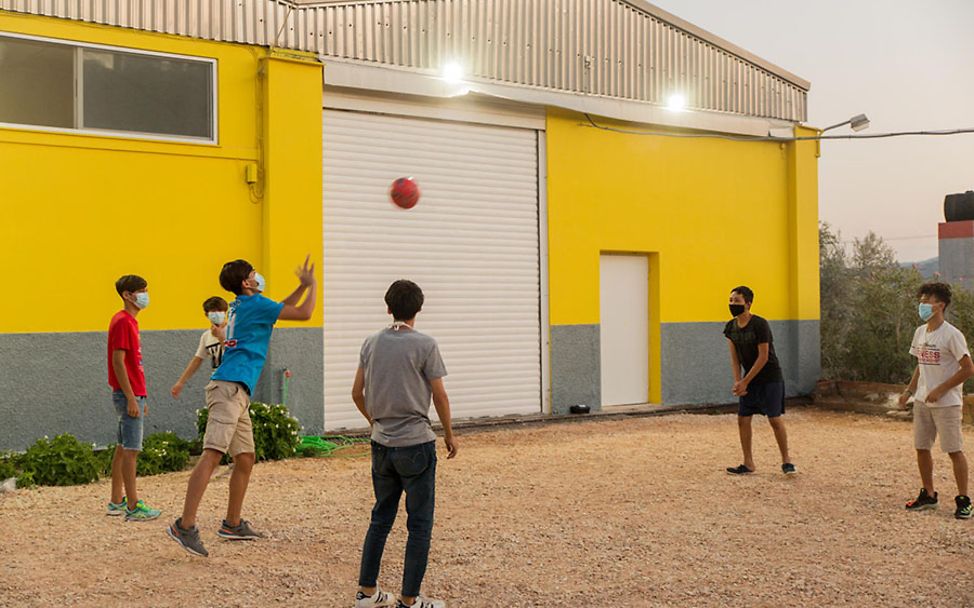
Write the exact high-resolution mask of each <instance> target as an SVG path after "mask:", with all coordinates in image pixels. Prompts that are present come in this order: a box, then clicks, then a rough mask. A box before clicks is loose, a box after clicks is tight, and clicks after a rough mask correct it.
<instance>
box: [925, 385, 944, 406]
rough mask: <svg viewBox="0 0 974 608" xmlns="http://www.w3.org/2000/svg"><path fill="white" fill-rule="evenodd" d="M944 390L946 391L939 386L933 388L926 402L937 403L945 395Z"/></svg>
mask: <svg viewBox="0 0 974 608" xmlns="http://www.w3.org/2000/svg"><path fill="white" fill-rule="evenodd" d="M944 392H945V391H943V390H941V389H940V388H939V387H938V388H935V389H933V390H932V391H930V392H929V393H927V398H926V400H924V403H936V402H938V401H940V399H941V398H942V397H943V396H944Z"/></svg>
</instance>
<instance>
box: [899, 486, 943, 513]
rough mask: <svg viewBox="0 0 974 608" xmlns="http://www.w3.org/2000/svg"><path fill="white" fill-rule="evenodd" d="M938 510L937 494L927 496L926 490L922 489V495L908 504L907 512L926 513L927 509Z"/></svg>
mask: <svg viewBox="0 0 974 608" xmlns="http://www.w3.org/2000/svg"><path fill="white" fill-rule="evenodd" d="M936 508H937V493H936V492H934V493H933V496H930V495H929V494H927V489H926V488H921V489H920V495H919V496H917V497H916V498H914V499H913V500H911V501H910V502H908V503H906V510H907V511H926V510H927V509H936Z"/></svg>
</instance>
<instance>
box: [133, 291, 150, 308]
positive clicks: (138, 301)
mask: <svg viewBox="0 0 974 608" xmlns="http://www.w3.org/2000/svg"><path fill="white" fill-rule="evenodd" d="M135 305H136V306H138V307H139V310H142V309H144V308H145V307H147V306H148V305H149V292H147V291H140V292H139V293H137V294H135Z"/></svg>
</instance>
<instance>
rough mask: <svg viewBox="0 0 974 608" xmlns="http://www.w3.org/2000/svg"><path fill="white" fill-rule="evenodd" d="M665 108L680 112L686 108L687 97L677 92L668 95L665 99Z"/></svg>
mask: <svg viewBox="0 0 974 608" xmlns="http://www.w3.org/2000/svg"><path fill="white" fill-rule="evenodd" d="M666 109H667V110H669V111H670V112H682V111H684V110H686V109H687V98H686V97H684V96H683V95H680V94H679V93H676V94H673V95H670V98H669V99H667V100H666Z"/></svg>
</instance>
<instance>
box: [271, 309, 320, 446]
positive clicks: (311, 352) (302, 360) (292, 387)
mask: <svg viewBox="0 0 974 608" xmlns="http://www.w3.org/2000/svg"><path fill="white" fill-rule="evenodd" d="M324 347H325V344H324V332H323V331H322V329H321V328H320V327H300V328H287V329H275V330H274V334H273V335H272V336H271V350H270V353H268V357H267V362H266V363H265V364H264V372H263V373H262V374H261V376H260V384H259V385H258V387H257V398H256V400H259V401H264V402H265V403H283V401H284V395H283V391H284V387H283V384H282V381H283V379H284V370H285V369H288V370H290V371H291V380H290V383H289V386H288V396H287V406H288V409H289V410H290V411H291V415H292V416H296V417H297V419H298V420H300V421H301V425H302V426H303V427H304V433H305V434H308V435H320V434H321V433H323V432H324V427H325V396H324V390H325V387H324V381H325V375H324V373H325V372H324V369H325V367H324V365H325V353H324Z"/></svg>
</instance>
